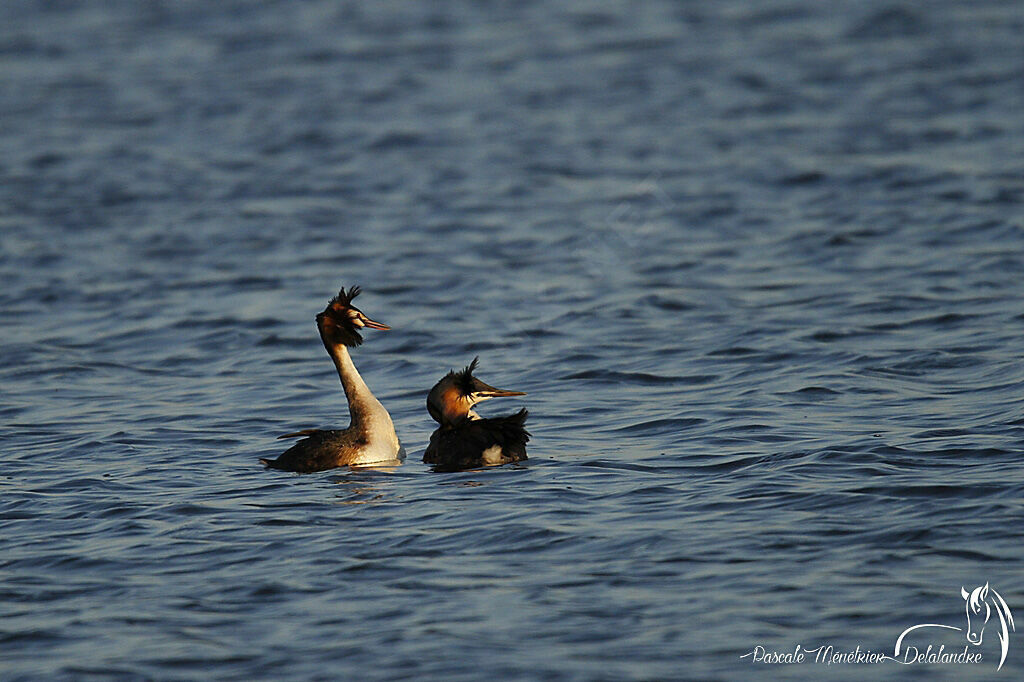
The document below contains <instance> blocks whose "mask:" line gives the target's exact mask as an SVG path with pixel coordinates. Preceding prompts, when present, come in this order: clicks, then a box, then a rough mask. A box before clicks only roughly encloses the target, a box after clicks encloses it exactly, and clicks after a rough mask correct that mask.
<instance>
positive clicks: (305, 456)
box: [260, 287, 403, 473]
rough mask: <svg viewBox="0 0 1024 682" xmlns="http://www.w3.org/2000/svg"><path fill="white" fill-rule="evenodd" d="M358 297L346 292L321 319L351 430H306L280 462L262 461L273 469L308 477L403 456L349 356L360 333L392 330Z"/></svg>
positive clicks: (380, 408) (291, 435) (355, 289)
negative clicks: (362, 305)
mask: <svg viewBox="0 0 1024 682" xmlns="http://www.w3.org/2000/svg"><path fill="white" fill-rule="evenodd" d="M359 293H360V289H359V287H352V288H351V289H349V290H348V291H345V289H344V288H342V290H341V291H339V292H338V295H337V296H335V297H334V298H332V299H331V300H330V302H328V304H327V307H326V308H325V309H324V311H323V312H322V313H320V314H318V315H317V316H316V326H317V329H319V330H320V338H321V340H322V341H323V342H324V347H325V348H326V349H327V353H328V354H329V355H330V356H331V359H332V360H334V366H335V368H337V370H338V376H339V377H341V385H342V387H343V388H344V389H345V397H346V399H347V400H348V411H349V415H350V416H351V423H350V424H349V427H348V428H347V429H344V430H340V429H331V430H323V431H322V430H319V429H305V430H303V431H297V432H295V433H289V434H286V435H284V436H281V438H296V437H299V436H302V437H303V438H302V440H300V441H299V442H297V443H296V444H295V445H293V446H292V447H291V448H289V449H288V450H286V451H285V452H284V453H283V454H282V455H281V456H280V457H278V458H277V459H274V460H269V459H261V460H260V461H261V462H263V463H264V464H266V465H267V466H268V467H271V468H274V469H283V470H285V471H297V472H302V473H309V472H313V471H324V470H325V469H333V468H335V467H340V466H347V465H353V464H372V463H376V462H393V461H395V460H398V459H401V457H402V456H403V455H402V449H401V445H400V444H399V442H398V435H397V434H396V433H395V427H394V425H393V424H392V422H391V415H389V414H388V411H387V410H385V409H384V406H383V405H381V404H380V401H379V400H377V398H375V397H374V395H373V393H371V392H370V389H369V388H368V387H367V385H366V382H364V381H363V378H362V377H361V376H359V372H358V371H357V370H356V366H355V365H354V364H353V363H352V358H351V356H350V355H349V352H348V349H349V348H355V347H356V346H359V345H360V344H361V343H362V342H363V337H362V336H361V335H360V334H359V330H360V329H363V328H365V329H380V330H388V329H390V327H389V326H387V325H386V324H384V323H382V322H375V321H374V320H371V319H370V318H369V317H367V316H366V315H365V314H364V313H363V311H361V310H359V308H356V307H355V306H354V305H352V299H354V298H355V297H356V296H358V295H359Z"/></svg>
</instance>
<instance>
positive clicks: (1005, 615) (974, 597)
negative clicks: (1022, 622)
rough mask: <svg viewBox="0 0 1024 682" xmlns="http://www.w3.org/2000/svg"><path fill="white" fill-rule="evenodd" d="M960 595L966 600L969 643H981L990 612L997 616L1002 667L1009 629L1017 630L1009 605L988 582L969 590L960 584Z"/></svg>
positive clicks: (1008, 639)
mask: <svg viewBox="0 0 1024 682" xmlns="http://www.w3.org/2000/svg"><path fill="white" fill-rule="evenodd" d="M960 596H961V597H963V598H964V602H966V604H965V606H964V609H965V610H966V611H967V641H968V642H970V643H971V644H973V645H975V646H977V645H979V644H981V640H982V637H984V635H985V626H986V625H987V624H988V619H989V618H991V617H992V612H993V611H995V612H996V615H997V616H999V626H1000V630H999V633H998V635H999V646H1000V647H1001V648H1002V657H1001V658H1000V659H999V667H1000V668H1002V667H1003V661H1005V660H1006V651H1007V649H1009V648H1010V630H1013V631H1014V632H1016V631H1017V628H1016V626H1014V624H1013V614H1012V613H1010V607H1009V606H1007V605H1006V602H1005V601H1003V598H1002V597H1001V596H1000V594H999V593H998V592H996V591H995V590H994V589H992V588H990V587H989V586H988V583H985V584H984V585H982V586H981V587H975V588H974V589H973V590H971V591H970V592H968V591H967V590H966V589H964V588H963V587H962V586H961V587H960Z"/></svg>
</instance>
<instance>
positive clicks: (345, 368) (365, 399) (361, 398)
mask: <svg viewBox="0 0 1024 682" xmlns="http://www.w3.org/2000/svg"><path fill="white" fill-rule="evenodd" d="M327 352H328V353H330V354H331V359H332V360H334V366H335V367H337V368H338V376H339V377H341V385H342V387H343V388H344V389H345V398H347V399H348V410H349V412H350V413H351V414H352V420H353V421H355V420H356V419H357V418H358V417H359V416H360V415H362V414H364V413H365V412H366V411H367V409H372V408H373V407H374V406H379V405H380V401H379V400H377V398H375V397H374V395H373V393H371V392H370V388H369V386H367V385H366V382H365V381H363V377H361V376H359V371H358V370H357V369H356V366H355V364H354V363H353V362H352V356H351V355H349V353H348V348H347V347H346V346H343V345H341V344H337V345H334V346H331V347H330V348H328V349H327Z"/></svg>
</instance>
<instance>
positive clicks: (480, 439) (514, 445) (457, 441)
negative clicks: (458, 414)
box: [423, 408, 530, 471]
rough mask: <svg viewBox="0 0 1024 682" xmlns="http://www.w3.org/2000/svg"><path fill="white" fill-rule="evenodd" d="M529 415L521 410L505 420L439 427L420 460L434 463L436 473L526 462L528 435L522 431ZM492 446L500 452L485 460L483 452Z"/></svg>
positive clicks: (464, 421) (525, 431) (464, 422)
mask: <svg viewBox="0 0 1024 682" xmlns="http://www.w3.org/2000/svg"><path fill="white" fill-rule="evenodd" d="M529 414H530V413H529V412H527V411H526V409H525V408H524V409H522V410H519V411H518V412H516V413H515V414H510V415H508V416H507V417H493V418H491V419H465V420H463V421H462V422H460V423H458V424H452V425H447V426H441V427H440V428H438V429H437V430H436V431H434V433H432V434H431V436H430V444H429V445H428V446H427V450H426V452H425V453H423V461H424V462H426V463H427V464H433V465H434V470H435V471H461V470H463V469H475V468H477V467H482V466H487V465H489V464H507V463H509V462H519V461H522V460H524V459H529V458H528V457H527V456H526V443H527V442H528V441H529V440H530V433H529V431H527V430H526V428H525V424H526V418H527V417H528V416H529ZM494 447H498V448H500V453H499V454H497V455H493V456H492V457H491V459H490V461H488V459H487V458H485V457H484V453H485V452H486V451H488V450H489V449H491V448H494Z"/></svg>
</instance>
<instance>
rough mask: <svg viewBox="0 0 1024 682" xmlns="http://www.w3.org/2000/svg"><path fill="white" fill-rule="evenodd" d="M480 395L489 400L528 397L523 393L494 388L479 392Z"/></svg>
mask: <svg viewBox="0 0 1024 682" xmlns="http://www.w3.org/2000/svg"><path fill="white" fill-rule="evenodd" d="M478 392H479V393H480V395H482V396H486V397H488V398H510V397H512V396H514V395H526V394H525V393H523V392H522V391H503V390H501V389H500V388H494V389H491V390H489V391H478Z"/></svg>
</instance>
